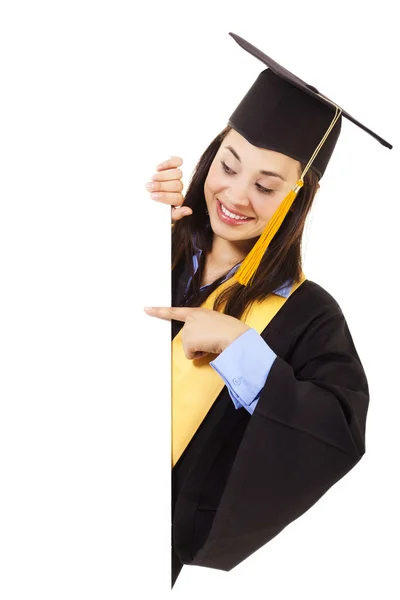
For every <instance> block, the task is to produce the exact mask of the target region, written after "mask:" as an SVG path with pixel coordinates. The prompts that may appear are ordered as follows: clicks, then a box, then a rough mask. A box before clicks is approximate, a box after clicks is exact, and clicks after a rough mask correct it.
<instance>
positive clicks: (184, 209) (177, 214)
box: [171, 206, 193, 221]
mask: <svg viewBox="0 0 400 600" xmlns="http://www.w3.org/2000/svg"><path fill="white" fill-rule="evenodd" d="M192 214H193V211H192V209H191V208H189V207H188V206H180V207H178V208H174V207H172V211H171V219H172V221H179V220H180V219H183V217H187V216H188V215H192Z"/></svg>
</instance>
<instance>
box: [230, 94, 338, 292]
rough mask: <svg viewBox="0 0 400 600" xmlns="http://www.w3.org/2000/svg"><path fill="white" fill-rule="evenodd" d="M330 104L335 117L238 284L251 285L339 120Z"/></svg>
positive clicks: (240, 273)
mask: <svg viewBox="0 0 400 600" xmlns="http://www.w3.org/2000/svg"><path fill="white" fill-rule="evenodd" d="M319 96H321V97H323V98H325V96H322V94H319ZM326 100H327V99H326ZM328 102H331V101H330V100H328ZM331 104H333V105H334V106H335V116H334V117H333V119H332V122H331V124H330V125H329V127H328V129H327V131H326V133H325V135H324V137H323V138H322V140H321V141H320V143H319V144H318V146H317V148H316V149H315V151H314V153H313V155H312V157H311V158H310V160H309V161H308V163H307V165H306V167H305V169H304V171H303V172H302V174H301V176H300V179H299V180H298V182H297V183H296V185H295V186H294V188H293V189H292V190H290V192H289V193H288V195H287V196H286V197H285V198H284V199H283V200H282V202H281V203H280V205H279V206H278V208H277V209H276V211H275V212H274V214H273V215H272V217H271V219H270V221H269V222H268V225H267V226H266V228H265V229H264V231H263V232H262V234H261V235H260V237H259V238H258V240H257V242H256V243H255V244H254V246H253V248H252V249H251V250H250V252H249V253H248V255H247V256H246V258H245V259H244V260H243V262H242V264H241V265H240V267H239V269H238V270H237V271H236V273H235V274H234V275H233V277H234V278H235V279H236V281H238V283H241V284H242V285H249V284H251V282H252V280H253V277H254V275H255V273H256V271H257V269H258V267H259V266H260V262H261V260H262V257H263V256H264V253H265V251H266V250H267V248H268V246H269V244H270V243H271V240H272V239H273V237H274V235H275V234H276V232H277V231H278V229H279V228H280V226H281V225H282V223H283V221H284V219H285V217H286V215H287V213H288V212H289V209H290V207H291V206H292V204H293V202H294V201H295V199H296V196H297V194H298V192H299V190H300V189H301V188H302V187H303V185H304V176H305V174H306V173H307V171H308V169H309V168H310V167H311V165H312V163H313V160H314V159H315V157H316V156H317V154H318V152H319V151H320V149H321V148H322V145H323V144H324V142H325V140H326V138H327V137H328V135H329V133H330V132H331V131H332V129H333V127H334V125H335V123H336V121H337V120H338V119H339V117H340V115H341V113H342V109H341V108H340V107H339V106H337V104H334V103H333V102H331Z"/></svg>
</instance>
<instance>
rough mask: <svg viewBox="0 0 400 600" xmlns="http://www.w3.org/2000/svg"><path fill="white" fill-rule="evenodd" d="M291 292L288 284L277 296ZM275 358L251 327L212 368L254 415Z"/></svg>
mask: <svg viewBox="0 0 400 600" xmlns="http://www.w3.org/2000/svg"><path fill="white" fill-rule="evenodd" d="M201 253H202V250H201V249H200V248H197V246H196V245H195V254H194V255H193V268H194V273H196V271H197V269H198V268H199V258H200V256H201ZM240 264H241V263H239V264H238V265H235V266H234V267H233V268H232V269H231V270H230V271H229V273H227V274H226V276H225V278H224V279H223V281H226V280H227V279H228V278H229V277H231V276H232V275H233V274H234V273H235V272H236V271H237V270H238V268H239V267H240ZM191 279H192V278H191V277H190V278H189V281H188V283H187V286H186V292H187V290H188V289H189V285H190V282H191ZM221 283H222V282H221ZM208 285H210V284H208ZM206 287H207V285H203V286H202V287H201V288H200V289H201V290H203V289H205V288H206ZM291 289H292V283H291V282H289V281H287V282H285V284H284V285H283V286H281V287H280V288H278V289H276V290H275V291H274V294H277V295H278V296H282V297H283V298H288V297H289V294H290V291H291ZM275 359H276V354H275V352H274V351H273V350H272V348H270V346H269V345H268V344H267V342H266V341H265V340H264V339H263V338H262V337H261V335H260V334H259V333H258V332H257V331H256V330H255V329H253V328H250V329H248V330H247V331H245V332H244V333H242V334H241V335H240V336H239V337H238V338H236V340H235V341H234V342H232V344H230V345H229V346H228V347H227V348H226V349H225V350H224V351H223V352H221V354H220V355H219V356H217V358H215V359H214V360H213V361H211V362H210V365H211V366H212V368H213V369H214V370H215V371H216V372H217V373H218V375H219V376H220V377H221V378H222V379H223V381H224V383H225V385H226V387H227V388H228V391H229V395H230V397H231V398H232V401H233V403H234V405H235V408H236V409H238V408H243V407H244V408H245V409H246V410H247V411H248V412H249V413H250V414H253V412H254V409H255V407H256V405H257V402H258V399H259V397H260V393H261V390H262V388H263V387H264V385H265V382H266V380H267V377H268V375H269V372H270V370H271V367H272V365H273V364H274V361H275Z"/></svg>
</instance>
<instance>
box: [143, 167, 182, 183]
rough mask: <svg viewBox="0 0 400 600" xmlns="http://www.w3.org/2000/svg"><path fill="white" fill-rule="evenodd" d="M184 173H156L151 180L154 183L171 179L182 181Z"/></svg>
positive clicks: (179, 171)
mask: <svg viewBox="0 0 400 600" xmlns="http://www.w3.org/2000/svg"><path fill="white" fill-rule="evenodd" d="M182 175H183V173H182V171H181V170H180V169H166V170H165V171H159V172H158V173H154V175H152V177H151V179H152V181H169V180H171V179H181V178H182Z"/></svg>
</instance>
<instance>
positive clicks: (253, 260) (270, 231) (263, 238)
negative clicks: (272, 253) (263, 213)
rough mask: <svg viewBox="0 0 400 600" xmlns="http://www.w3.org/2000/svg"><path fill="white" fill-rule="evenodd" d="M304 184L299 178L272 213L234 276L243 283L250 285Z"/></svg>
mask: <svg viewBox="0 0 400 600" xmlns="http://www.w3.org/2000/svg"><path fill="white" fill-rule="evenodd" d="M303 185H304V181H303V180H302V179H299V181H298V182H297V183H296V185H295V186H294V188H293V189H291V190H290V192H289V193H288V194H287V196H286V197H285V198H284V199H283V200H282V202H281V203H280V205H279V206H278V208H277V209H276V211H275V212H274V214H273V215H272V217H271V219H270V220H269V222H268V225H267V226H266V228H265V229H264V231H263V232H262V234H261V235H260V237H259V238H258V240H257V242H256V243H255V244H254V246H253V248H252V249H251V250H250V252H249V253H248V255H247V256H246V258H245V259H244V260H243V262H242V264H241V265H240V267H239V269H238V270H237V271H236V273H235V275H234V277H235V279H236V280H237V281H238V282H239V283H241V284H242V285H248V284H249V283H251V279H252V278H253V276H254V275H255V272H256V271H257V269H258V267H259V265H260V262H261V259H262V257H263V256H264V253H265V251H266V249H267V248H268V246H269V245H270V243H271V240H272V238H273V237H274V235H275V234H276V232H277V231H278V229H279V228H280V226H281V225H282V223H283V221H284V219H285V217H286V215H287V213H288V211H289V209H290V207H291V206H292V204H293V202H294V199H295V198H296V196H297V193H298V191H299V190H300V189H301V188H302V187H303Z"/></svg>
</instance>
